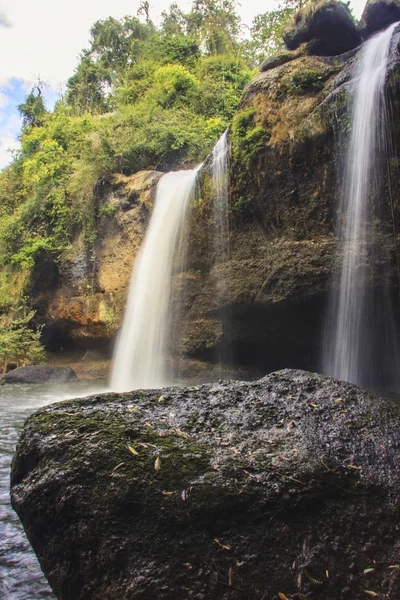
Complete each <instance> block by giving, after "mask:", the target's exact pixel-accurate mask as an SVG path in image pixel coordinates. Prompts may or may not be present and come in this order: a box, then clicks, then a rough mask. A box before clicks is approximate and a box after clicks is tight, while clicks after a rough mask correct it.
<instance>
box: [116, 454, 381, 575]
mask: <svg viewBox="0 0 400 600" xmlns="http://www.w3.org/2000/svg"><path fill="white" fill-rule="evenodd" d="M124 465H126V463H124V462H122V463H119V465H117V466H116V467H114V468H113V471H116V470H117V469H119V468H120V467H123V466H124ZM389 568H390V567H389Z"/></svg>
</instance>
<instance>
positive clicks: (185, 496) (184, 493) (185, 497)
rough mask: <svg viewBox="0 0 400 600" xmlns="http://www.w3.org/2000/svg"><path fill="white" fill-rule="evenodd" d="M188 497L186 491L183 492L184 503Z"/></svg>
mask: <svg viewBox="0 0 400 600" xmlns="http://www.w3.org/2000/svg"><path fill="white" fill-rule="evenodd" d="M187 497H188V495H187V491H186V490H182V493H181V498H182V500H183V501H185V500H187Z"/></svg>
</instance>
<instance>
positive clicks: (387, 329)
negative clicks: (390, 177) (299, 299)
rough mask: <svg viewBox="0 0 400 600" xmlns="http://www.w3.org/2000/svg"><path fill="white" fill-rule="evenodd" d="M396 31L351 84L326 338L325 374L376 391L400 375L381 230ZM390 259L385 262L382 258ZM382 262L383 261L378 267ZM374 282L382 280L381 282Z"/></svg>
mask: <svg viewBox="0 0 400 600" xmlns="http://www.w3.org/2000/svg"><path fill="white" fill-rule="evenodd" d="M395 27H396V24H394V25H392V26H390V27H389V28H388V29H387V30H385V31H383V32H380V33H378V34H377V35H376V36H374V37H372V38H371V39H370V40H368V41H367V42H366V43H365V44H364V46H363V48H362V50H361V52H360V55H359V57H358V62H357V64H356V67H355V73H354V76H353V79H352V82H351V101H352V112H351V132H350V136H349V138H348V141H347V144H348V145H347V152H346V163H345V169H344V179H343V184H342V187H341V199H340V207H339V213H338V234H339V244H338V256H339V260H340V263H339V264H338V269H337V271H338V275H337V278H336V281H334V284H333V288H332V293H331V302H330V308H329V316H328V320H327V327H326V331H325V339H324V360H323V371H324V372H325V373H327V374H329V375H333V376H334V377H336V378H338V379H343V380H347V381H350V382H352V383H357V384H360V385H364V386H367V387H368V386H370V387H374V386H375V384H376V383H377V382H378V380H380V381H383V380H387V379H388V378H389V379H392V381H393V373H389V371H390V369H391V367H390V366H389V363H390V364H391V365H393V366H394V369H395V370H397V367H396V362H397V360H398V357H397V356H396V354H395V353H396V334H395V329H396V328H395V324H394V321H393V319H392V308H391V302H390V299H389V298H388V292H386V291H385V290H384V288H385V286H384V285H382V286H381V290H380V291H377V287H379V286H377V285H376V280H377V279H379V277H380V278H381V280H382V281H383V280H384V279H385V277H386V274H385V273H384V272H383V269H384V268H385V267H384V266H383V265H384V263H385V261H386V262H387V261H388V254H389V252H386V250H385V249H384V248H383V246H385V244H386V247H387V246H388V243H387V240H388V235H389V234H387V232H385V230H384V228H383V227H382V222H381V221H380V216H381V214H380V212H381V211H382V210H384V209H383V207H381V206H380V204H383V203H382V199H383V193H382V192H383V177H384V172H383V168H382V163H384V162H385V160H386V162H387V146H386V144H387V143H388V142H387V140H388V139H389V138H390V134H389V132H388V130H387V114H388V107H387V102H386V97H385V92H386V90H385V80H386V72H387V67H388V60H389V51H390V43H391V39H392V35H393V31H394V28H395ZM385 252H386V254H385V257H384V259H383V260H382V256H381V257H379V255H382V254H384V253H385ZM379 260H380V261H381V262H379ZM374 279H375V281H374Z"/></svg>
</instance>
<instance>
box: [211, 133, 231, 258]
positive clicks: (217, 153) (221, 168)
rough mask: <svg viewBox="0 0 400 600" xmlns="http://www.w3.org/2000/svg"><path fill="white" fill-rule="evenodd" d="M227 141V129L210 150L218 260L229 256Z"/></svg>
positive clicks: (215, 242)
mask: <svg viewBox="0 0 400 600" xmlns="http://www.w3.org/2000/svg"><path fill="white" fill-rule="evenodd" d="M228 158H229V143H228V130H226V131H225V133H224V134H223V135H222V136H221V137H220V139H219V140H218V142H217V143H216V145H215V147H214V150H213V151H212V165H211V166H212V184H213V205H214V206H213V211H214V234H215V235H214V245H215V250H216V252H217V253H218V254H219V257H220V261H221V262H224V261H225V260H226V259H227V258H228V256H229V235H228V234H229V212H228V211H229V179H228Z"/></svg>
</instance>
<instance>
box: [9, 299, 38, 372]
mask: <svg viewBox="0 0 400 600" xmlns="http://www.w3.org/2000/svg"><path fill="white" fill-rule="evenodd" d="M34 315H35V311H33V310H30V311H27V310H26V309H24V310H23V313H22V315H20V316H17V317H16V318H14V319H12V320H11V321H10V320H9V319H7V318H6V317H0V372H3V373H4V372H6V371H7V365H8V364H10V363H15V364H16V365H17V366H18V367H21V366H24V365H28V364H38V363H42V362H44V360H45V358H46V353H45V350H44V347H43V346H42V344H41V343H40V336H41V331H42V329H41V328H39V329H36V330H33V329H31V327H30V323H31V322H32V319H33V317H34Z"/></svg>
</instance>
